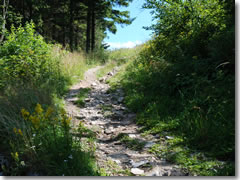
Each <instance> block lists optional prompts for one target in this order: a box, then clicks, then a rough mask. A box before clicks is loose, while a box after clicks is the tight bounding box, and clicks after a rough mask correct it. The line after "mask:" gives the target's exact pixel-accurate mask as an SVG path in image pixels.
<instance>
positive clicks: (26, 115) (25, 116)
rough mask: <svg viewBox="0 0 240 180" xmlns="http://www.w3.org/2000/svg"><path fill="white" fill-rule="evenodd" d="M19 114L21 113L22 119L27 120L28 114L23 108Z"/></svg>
mask: <svg viewBox="0 0 240 180" xmlns="http://www.w3.org/2000/svg"><path fill="white" fill-rule="evenodd" d="M21 113H22V117H23V118H24V119H27V118H28V116H29V112H28V111H26V109H24V108H23V109H22V110H21Z"/></svg>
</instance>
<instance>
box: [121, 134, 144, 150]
mask: <svg viewBox="0 0 240 180" xmlns="http://www.w3.org/2000/svg"><path fill="white" fill-rule="evenodd" d="M120 141H121V142H122V143H124V144H125V145H126V146H127V147H128V148H130V149H132V150H135V151H140V150H142V149H143V147H144V145H145V144H146V143H145V142H142V141H140V140H138V139H133V138H130V137H129V136H128V135H124V136H123V137H121V138H120Z"/></svg>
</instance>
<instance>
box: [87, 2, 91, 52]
mask: <svg viewBox="0 0 240 180" xmlns="http://www.w3.org/2000/svg"><path fill="white" fill-rule="evenodd" d="M90 32H91V5H90V3H88V9H87V31H86V38H87V39H86V52H87V53H89V50H90Z"/></svg>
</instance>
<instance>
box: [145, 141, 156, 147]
mask: <svg viewBox="0 0 240 180" xmlns="http://www.w3.org/2000/svg"><path fill="white" fill-rule="evenodd" d="M154 144H155V143H154V142H147V143H146V144H145V146H144V147H145V148H150V147H152V146H153V145H154Z"/></svg>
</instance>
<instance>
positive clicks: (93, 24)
mask: <svg viewBox="0 0 240 180" xmlns="http://www.w3.org/2000/svg"><path fill="white" fill-rule="evenodd" d="M94 8H95V7H94V3H93V6H92V42H91V51H92V52H93V51H94V48H95V11H94Z"/></svg>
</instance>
